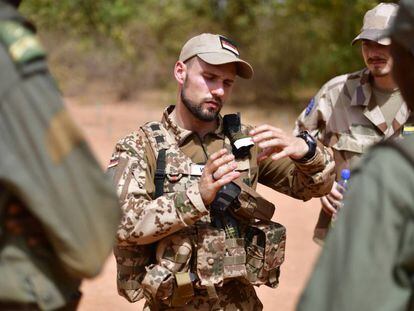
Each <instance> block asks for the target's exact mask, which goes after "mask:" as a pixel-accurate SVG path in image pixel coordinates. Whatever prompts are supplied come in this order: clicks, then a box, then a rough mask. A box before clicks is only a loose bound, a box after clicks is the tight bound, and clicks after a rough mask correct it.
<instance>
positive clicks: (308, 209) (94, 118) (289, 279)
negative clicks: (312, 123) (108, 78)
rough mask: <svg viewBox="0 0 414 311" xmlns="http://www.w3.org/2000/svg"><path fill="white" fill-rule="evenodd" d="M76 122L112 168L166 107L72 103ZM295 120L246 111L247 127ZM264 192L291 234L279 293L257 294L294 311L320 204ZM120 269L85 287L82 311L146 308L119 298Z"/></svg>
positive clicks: (110, 265) (272, 306) (111, 265)
mask: <svg viewBox="0 0 414 311" xmlns="http://www.w3.org/2000/svg"><path fill="white" fill-rule="evenodd" d="M66 102H67V104H68V107H69V109H70V111H71V112H72V114H73V116H74V118H75V120H76V122H77V123H78V125H79V126H80V127H81V128H82V129H83V131H84V133H85V135H86V137H87V139H88V140H89V142H90V144H91V147H92V149H93V151H94V152H95V154H96V156H97V158H98V159H99V161H100V162H101V163H102V165H103V166H106V164H107V163H108V159H109V158H110V155H111V152H112V149H113V146H114V144H115V143H116V141H117V140H118V139H120V138H121V137H123V136H124V135H126V134H127V133H129V132H131V131H133V130H134V129H137V128H138V126H139V125H140V124H142V123H144V122H146V121H150V120H159V119H160V116H161V112H162V106H161V105H159V104H158V105H155V106H154V105H150V104H148V101H146V100H137V101H135V102H131V103H115V104H105V100H101V101H96V102H89V104H88V105H85V104H77V103H76V102H77V100H74V99H71V98H68V99H67V100H66ZM229 111H238V109H237V108H236V107H231V106H229V107H226V108H225V109H224V113H225V112H229ZM293 118H294V116H293V115H291V114H289V113H287V112H286V113H284V112H280V111H270V112H269V111H263V110H261V109H258V108H257V107H248V108H245V109H243V111H242V119H243V120H244V122H245V123H249V124H252V125H259V124H262V123H265V122H266V123H269V124H272V125H276V126H279V127H281V128H284V129H286V130H290V129H291V128H292V126H293V123H292V122H293ZM259 192H260V193H261V194H262V195H264V196H265V197H266V198H268V199H269V200H271V201H272V202H273V203H274V204H275V205H276V213H275V215H274V218H273V219H274V220H275V221H277V222H280V223H282V224H284V225H285V226H286V228H287V232H288V235H287V244H286V260H285V263H284V264H283V266H282V272H281V278H280V284H279V287H278V288H276V289H271V288H268V287H264V286H262V287H260V288H258V289H257V291H258V295H259V297H260V298H261V299H262V301H263V304H264V310H272V311H274V310H282V311H285V310H286V311H289V310H294V308H295V305H296V303H297V300H298V298H299V295H300V293H301V290H302V289H303V287H304V285H305V283H306V281H307V279H308V277H309V274H310V272H311V269H312V266H313V264H314V262H315V259H316V257H317V255H318V252H319V247H318V246H317V245H316V244H315V243H313V241H312V238H311V237H312V231H313V226H314V224H315V222H316V217H317V214H318V209H319V204H318V200H316V199H313V200H311V201H308V202H302V201H298V200H295V199H292V198H289V197H287V196H285V195H282V194H279V193H276V192H274V191H273V190H270V189H268V188H266V187H263V186H261V187H259ZM115 273H116V267H115V262H114V258H113V256H112V255H111V256H110V258H108V261H107V263H106V265H105V268H104V270H103V271H102V273H101V274H100V275H99V276H98V277H96V278H95V279H92V280H87V281H85V282H84V283H83V286H82V291H83V300H82V302H81V305H80V308H79V310H81V311H92V310H141V309H142V302H141V303H136V304H130V303H128V302H127V301H126V300H125V299H123V298H122V297H120V296H118V294H117V290H116V283H115Z"/></svg>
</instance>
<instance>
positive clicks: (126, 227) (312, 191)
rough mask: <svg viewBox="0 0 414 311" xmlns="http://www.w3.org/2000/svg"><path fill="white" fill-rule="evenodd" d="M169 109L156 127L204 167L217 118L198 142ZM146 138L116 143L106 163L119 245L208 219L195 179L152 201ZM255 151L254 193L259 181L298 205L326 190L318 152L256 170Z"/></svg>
mask: <svg viewBox="0 0 414 311" xmlns="http://www.w3.org/2000/svg"><path fill="white" fill-rule="evenodd" d="M173 109H174V106H170V107H168V108H167V109H166V110H165V112H164V115H163V118H162V124H163V126H164V127H165V128H166V129H167V130H168V133H169V134H170V135H171V137H173V139H174V140H175V141H176V143H177V144H178V146H179V148H180V150H181V151H182V152H183V154H185V155H186V156H187V157H189V158H190V159H191V160H192V161H193V162H194V163H198V164H204V163H205V162H206V161H207V159H208V156H209V155H210V154H212V153H213V152H216V151H218V150H219V149H221V148H223V145H224V139H225V137H224V134H223V128H222V120H221V118H220V119H219V125H218V127H217V129H216V130H215V131H214V132H212V133H209V134H207V135H206V136H205V137H204V138H203V139H201V138H200V137H199V136H198V135H197V134H196V133H193V132H190V131H188V130H185V129H182V128H180V127H179V126H177V125H176V124H175V122H174V121H173V120H172V119H171V117H170V113H171V112H172V110H173ZM149 139H150V138H149V137H147V136H146V135H145V133H144V131H142V129H140V130H139V131H138V132H134V133H132V134H130V135H128V136H126V137H125V138H123V139H121V140H120V141H119V142H118V143H117V145H116V147H115V151H114V153H113V156H112V158H111V161H110V164H109V170H108V171H109V173H110V174H111V175H112V176H113V178H114V181H115V183H116V187H117V191H118V195H119V197H120V201H121V206H122V210H123V217H122V220H121V224H120V226H119V230H118V243H119V245H120V246H121V245H125V246H127V245H136V244H148V243H152V242H155V241H158V240H160V239H162V238H164V237H166V236H168V235H170V234H172V233H174V232H177V231H179V230H181V229H183V228H185V227H188V226H191V225H193V224H194V223H195V222H196V221H197V220H199V219H201V218H202V217H204V216H206V215H207V214H208V207H206V206H204V203H203V201H202V199H201V197H200V194H199V189H198V182H197V180H195V181H189V182H188V183H187V185H186V187H185V189H181V190H179V191H176V192H170V193H165V194H164V195H163V196H161V197H159V198H157V199H155V200H153V199H152V197H153V194H154V190H155V186H154V174H155V169H156V157H155V155H154V151H153V150H152V148H151V144H150V142H149ZM257 152H258V150H257V148H256V147H255V146H254V147H253V150H252V152H251V157H250V172H251V176H250V180H251V186H252V188H256V185H257V182H260V183H262V184H264V185H266V186H269V187H271V188H273V189H275V190H277V191H280V192H282V193H285V194H287V195H289V196H292V197H294V198H297V199H301V200H308V199H310V198H312V197H316V196H323V195H325V194H326V193H328V192H329V191H330V189H331V187H332V182H333V179H334V177H333V170H334V169H333V167H334V164H333V162H332V160H331V156H330V155H329V153H328V152H327V151H326V150H325V149H324V148H323V147H322V148H319V147H318V148H317V152H316V154H315V156H314V157H313V158H312V159H310V160H309V161H307V162H304V163H301V162H298V161H293V160H291V159H290V158H287V159H281V160H278V161H272V160H265V161H263V162H261V163H260V164H259V165H258V164H257V160H256V155H257ZM171 161H177V163H176V164H175V165H179V163H180V158H179V155H177V158H176V159H172V160H171ZM167 162H168V161H167ZM167 165H168V163H167ZM167 178H177V177H176V176H170V177H169V176H167ZM169 182H171V183H173V182H174V181H173V180H171V181H169Z"/></svg>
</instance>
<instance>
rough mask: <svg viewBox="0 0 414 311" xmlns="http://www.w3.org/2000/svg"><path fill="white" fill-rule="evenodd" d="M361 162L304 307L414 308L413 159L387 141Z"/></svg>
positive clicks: (410, 142) (413, 143)
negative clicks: (413, 304)
mask: <svg viewBox="0 0 414 311" xmlns="http://www.w3.org/2000/svg"><path fill="white" fill-rule="evenodd" d="M404 144H405V145H406V147H407V148H409V149H411V154H414V137H410V138H407V139H406V140H405V141H404ZM361 162H362V163H361V165H360V166H358V168H357V169H356V170H355V171H354V172H353V173H352V174H353V177H352V180H351V184H350V188H349V191H348V192H347V193H346V197H345V202H344V204H345V208H343V209H342V210H341V212H340V214H341V215H340V217H339V218H338V221H337V223H335V228H334V229H333V230H332V233H331V234H330V235H329V236H328V237H327V240H326V242H325V246H324V249H323V251H322V254H321V257H320V258H319V261H318V262H317V265H316V268H315V270H314V272H313V274H312V276H311V278H310V281H309V283H308V285H307V287H306V289H305V291H304V293H303V295H302V297H301V299H300V302H299V306H298V310H300V311H301V310H304V311H305V310H306V311H313V310H315V311H316V310H317V311H328V310H329V311H330V310H338V311H341V310H343V311H350V310H413V309H412V308H407V306H408V303H409V300H410V296H411V295H412V292H413V285H412V280H413V275H414V274H413V273H414V252H413V241H414V222H413V219H414V218H413V215H414V205H413V202H414V191H413V189H414V167H413V165H414V163H410V162H409V161H408V160H407V158H405V157H404V156H403V155H402V154H401V153H399V152H397V151H395V150H393V149H391V148H390V147H388V146H387V147H384V146H378V147H375V148H374V149H373V150H372V152H370V153H369V154H367V156H365V157H364V158H363V160H362V161H361ZM411 307H413V306H411Z"/></svg>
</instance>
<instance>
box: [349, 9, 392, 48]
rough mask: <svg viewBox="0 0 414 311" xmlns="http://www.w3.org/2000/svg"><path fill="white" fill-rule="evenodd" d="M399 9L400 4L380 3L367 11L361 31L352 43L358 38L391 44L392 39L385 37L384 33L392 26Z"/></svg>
mask: <svg viewBox="0 0 414 311" xmlns="http://www.w3.org/2000/svg"><path fill="white" fill-rule="evenodd" d="M397 10H398V5H397V4H395V3H380V4H378V5H377V6H376V7H375V8H373V9H372V10H369V11H367V13H365V16H364V25H363V26H362V29H361V33H360V34H359V35H358V36H356V37H355V39H354V40H352V44H355V42H357V41H358V40H371V41H375V42H377V43H379V44H382V45H390V44H391V39H390V38H389V37H384V33H386V30H387V29H388V28H389V27H390V26H391V24H392V22H393V20H394V18H395V16H396V14H397Z"/></svg>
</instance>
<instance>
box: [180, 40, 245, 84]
mask: <svg viewBox="0 0 414 311" xmlns="http://www.w3.org/2000/svg"><path fill="white" fill-rule="evenodd" d="M196 55H197V56H198V57H200V58H201V59H202V60H203V61H205V62H206V63H208V64H211V65H222V64H228V63H236V65H237V75H239V76H240V77H242V78H244V79H250V78H251V77H252V76H253V68H252V66H251V65H250V64H249V63H248V62H246V61H244V60H242V59H241V58H240V53H239V50H238V49H237V46H236V45H235V44H234V43H233V42H232V41H230V40H229V39H228V38H226V37H224V36H222V35H214V34H211V33H203V34H201V35H198V36H195V37H193V38H191V39H190V40H188V41H187V42H186V43H185V44H184V46H183V48H182V49H181V53H180V58H179V60H180V61H182V62H185V61H187V60H189V59H190V58H192V57H194V56H196Z"/></svg>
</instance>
